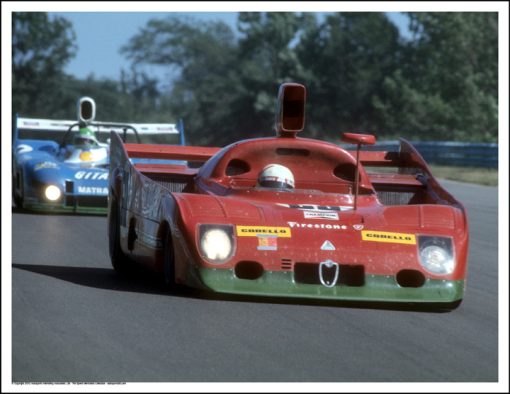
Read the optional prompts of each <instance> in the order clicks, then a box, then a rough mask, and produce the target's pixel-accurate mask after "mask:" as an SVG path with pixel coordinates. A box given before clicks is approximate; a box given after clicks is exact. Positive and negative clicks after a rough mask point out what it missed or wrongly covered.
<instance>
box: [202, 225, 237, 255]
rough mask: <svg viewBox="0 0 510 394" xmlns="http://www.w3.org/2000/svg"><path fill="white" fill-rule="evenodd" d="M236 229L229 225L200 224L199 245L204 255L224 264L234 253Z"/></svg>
mask: <svg viewBox="0 0 510 394" xmlns="http://www.w3.org/2000/svg"><path fill="white" fill-rule="evenodd" d="M233 234H234V231H233V228H232V226H229V225H211V224H207V225H200V227H199V245H200V251H201V252H202V255H203V257H205V259H207V260H208V261H209V262H211V263H215V264H222V263H224V262H226V261H227V260H229V259H230V258H231V257H232V255H233V253H234V235H233Z"/></svg>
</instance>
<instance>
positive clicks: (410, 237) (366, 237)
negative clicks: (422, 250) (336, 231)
mask: <svg viewBox="0 0 510 394" xmlns="http://www.w3.org/2000/svg"><path fill="white" fill-rule="evenodd" d="M361 239H362V240H363V241H373V242H389V243H395V244H407V245H416V237H415V235H414V234H404V233H390V232H386V231H368V230H364V231H362V232H361Z"/></svg>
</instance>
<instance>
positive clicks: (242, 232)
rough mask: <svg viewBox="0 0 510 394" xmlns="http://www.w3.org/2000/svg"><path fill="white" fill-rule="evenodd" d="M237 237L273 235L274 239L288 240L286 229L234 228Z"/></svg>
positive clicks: (288, 229) (288, 235) (288, 233)
mask: <svg viewBox="0 0 510 394" xmlns="http://www.w3.org/2000/svg"><path fill="white" fill-rule="evenodd" d="M236 228H237V236H238V237H258V236H259V235H273V236H276V237H283V238H290V236H291V235H290V228H288V227H267V226H236Z"/></svg>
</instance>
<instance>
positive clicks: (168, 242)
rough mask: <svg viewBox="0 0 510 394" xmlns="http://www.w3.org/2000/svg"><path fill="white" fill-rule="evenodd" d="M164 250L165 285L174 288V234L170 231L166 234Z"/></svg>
mask: <svg viewBox="0 0 510 394" xmlns="http://www.w3.org/2000/svg"><path fill="white" fill-rule="evenodd" d="M163 248H164V250H163V274H164V278H165V284H166V285H167V286H168V287H170V288H172V287H174V286H175V260H174V257H175V255H174V247H173V242H172V234H171V232H170V231H167V232H166V235H165V242H164V244H163Z"/></svg>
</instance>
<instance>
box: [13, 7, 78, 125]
mask: <svg viewBox="0 0 510 394" xmlns="http://www.w3.org/2000/svg"><path fill="white" fill-rule="evenodd" d="M75 39H76V36H75V33H74V31H73V29H72V26H71V24H70V22H69V21H67V20H66V19H64V18H61V17H55V18H53V19H52V20H50V18H49V17H48V14H47V13H45V12H17V13H13V17H12V100H13V101H12V106H13V112H14V113H15V112H19V113H22V114H24V115H25V116H26V115H30V116H46V115H47V114H48V112H50V113H51V112H52V111H54V110H58V108H60V107H61V106H62V105H63V102H62V100H61V97H62V95H60V94H59V92H61V91H62V88H61V85H62V80H63V79H65V78H66V77H65V74H64V72H63V68H64V67H65V65H66V63H67V62H68V61H69V60H70V59H72V57H74V56H75V53H76V44H75Z"/></svg>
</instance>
